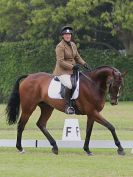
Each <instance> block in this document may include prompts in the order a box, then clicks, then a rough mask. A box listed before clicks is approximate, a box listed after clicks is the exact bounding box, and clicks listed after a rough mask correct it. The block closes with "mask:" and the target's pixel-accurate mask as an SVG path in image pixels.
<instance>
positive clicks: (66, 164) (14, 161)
mask: <svg viewBox="0 0 133 177" xmlns="http://www.w3.org/2000/svg"><path fill="white" fill-rule="evenodd" d="M94 153H95V156H91V157H88V156H87V155H85V153H84V152H83V151H82V150H80V149H60V154H59V155H58V156H56V155H54V154H52V153H51V152H50V151H49V149H42V148H38V149H33V148H28V152H27V153H25V154H21V155H20V154H18V153H16V151H15V150H14V149H12V148H2V149H0V157H1V158H0V176H1V177H9V176H10V177H30V176H33V177H40V176H44V177H132V176H133V167H132V159H133V156H131V155H130V153H129V151H128V152H127V155H126V156H124V157H120V156H118V155H116V154H115V151H114V150H112V149H108V150H107V149H106V150H105V149H102V150H101V149H100V150H99V149H98V150H94Z"/></svg>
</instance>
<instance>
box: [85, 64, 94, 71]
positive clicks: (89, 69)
mask: <svg viewBox="0 0 133 177" xmlns="http://www.w3.org/2000/svg"><path fill="white" fill-rule="evenodd" d="M84 68H85V69H88V71H92V68H91V67H90V66H89V65H88V64H87V63H85V64H84Z"/></svg>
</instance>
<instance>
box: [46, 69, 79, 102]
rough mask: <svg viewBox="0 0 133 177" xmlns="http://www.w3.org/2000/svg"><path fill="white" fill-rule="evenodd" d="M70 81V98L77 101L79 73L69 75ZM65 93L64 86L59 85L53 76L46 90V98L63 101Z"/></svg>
mask: <svg viewBox="0 0 133 177" xmlns="http://www.w3.org/2000/svg"><path fill="white" fill-rule="evenodd" d="M71 81H72V96H71V99H77V98H78V95H79V72H77V73H76V74H75V73H74V74H72V75H71ZM64 93H65V86H64V85H62V84H61V82H60V81H59V79H58V78H57V77H56V76H55V77H54V78H53V79H52V80H51V82H50V84H49V88H48V96H49V97H50V98H52V99H63V98H64V95H65V94H64Z"/></svg>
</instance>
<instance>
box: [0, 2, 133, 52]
mask: <svg viewBox="0 0 133 177" xmlns="http://www.w3.org/2000/svg"><path fill="white" fill-rule="evenodd" d="M66 24H70V25H72V26H73V27H74V29H75V39H76V42H79V43H80V44H81V48H85V47H88V46H91V47H93V46H94V47H99V46H100V48H111V49H114V50H115V49H117V50H118V49H122V48H125V49H126V52H127V54H129V55H133V2H132V1H131V0H69V1H67V0H63V1H62V0H57V1H54V0H1V2H0V40H1V41H20V40H29V39H32V40H33V39H35V40H38V39H51V40H53V41H54V42H55V43H57V41H58V36H59V35H58V34H59V31H60V28H61V26H63V25H66ZM101 46H104V47H101Z"/></svg>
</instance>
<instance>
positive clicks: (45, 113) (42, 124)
mask: <svg viewBox="0 0 133 177" xmlns="http://www.w3.org/2000/svg"><path fill="white" fill-rule="evenodd" d="M40 108H41V116H40V118H39V120H38V121H37V123H36V124H37V126H38V127H39V129H40V130H41V131H42V133H43V134H44V135H45V136H46V138H47V139H48V141H49V142H50V144H51V146H53V148H52V152H53V153H54V154H58V147H57V144H56V141H55V140H54V138H53V137H52V136H51V135H50V133H49V132H48V130H47V129H46V124H47V121H48V119H49V117H50V116H51V114H52V112H53V108H52V107H50V106H49V105H46V104H43V105H41V106H40Z"/></svg>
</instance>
